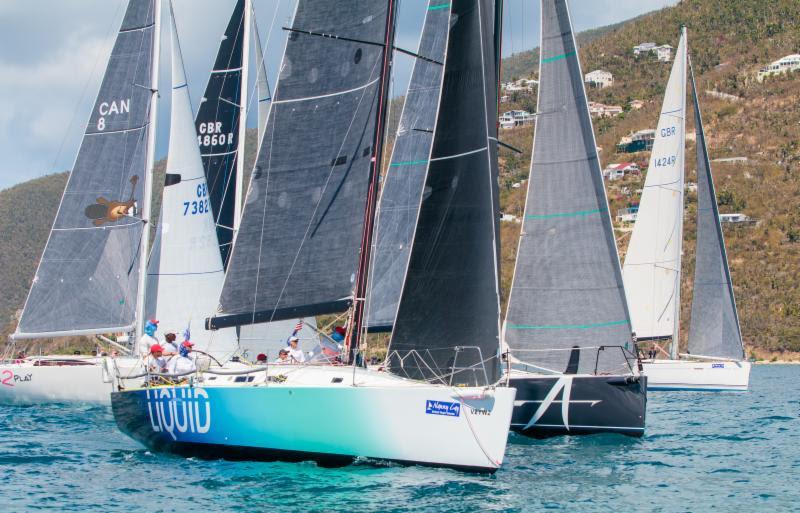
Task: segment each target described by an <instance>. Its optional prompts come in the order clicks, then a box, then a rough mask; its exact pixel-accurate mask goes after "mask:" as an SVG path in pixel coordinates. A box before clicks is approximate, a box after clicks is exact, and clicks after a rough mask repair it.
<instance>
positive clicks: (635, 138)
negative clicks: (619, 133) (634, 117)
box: [617, 129, 656, 153]
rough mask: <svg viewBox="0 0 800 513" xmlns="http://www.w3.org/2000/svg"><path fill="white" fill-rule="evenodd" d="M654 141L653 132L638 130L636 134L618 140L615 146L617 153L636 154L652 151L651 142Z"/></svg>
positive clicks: (654, 134)
mask: <svg viewBox="0 0 800 513" xmlns="http://www.w3.org/2000/svg"><path fill="white" fill-rule="evenodd" d="M655 139H656V131H655V130H653V129H648V130H639V131H638V132H634V133H632V134H631V135H629V136H626V137H623V138H622V139H620V141H619V143H618V144H617V152H619V153H636V152H637V151H650V150H652V149H653V141H655Z"/></svg>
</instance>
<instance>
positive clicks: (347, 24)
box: [112, 0, 514, 472]
mask: <svg viewBox="0 0 800 513" xmlns="http://www.w3.org/2000/svg"><path fill="white" fill-rule="evenodd" d="M491 6H492V2H489V1H488V0H481V1H464V2H455V3H454V4H453V6H452V10H451V5H450V4H448V3H446V2H433V1H432V2H431V3H430V4H429V9H428V11H427V20H428V21H426V26H427V25H428V24H429V23H434V22H433V21H431V20H435V19H437V18H441V19H443V20H445V21H446V24H443V23H442V22H441V20H439V21H438V22H436V25H437V26H444V27H450V28H449V30H450V34H457V35H458V38H456V39H455V41H460V42H461V43H468V42H469V39H468V37H467V36H468V35H474V36H475V37H478V36H479V35H482V34H483V32H482V30H481V28H480V27H481V23H482V22H484V21H488V22H491V21H492V19H493V18H492V14H493V12H491V10H492V7H491ZM395 10H396V6H395V2H394V0H388V1H386V0H348V1H332V0H325V1H323V0H300V2H299V3H298V6H297V10H296V13H295V17H294V21H293V24H292V28H291V29H289V34H288V42H287V45H286V51H285V54H284V58H283V63H282V66H281V72H280V77H279V80H278V82H277V84H276V88H275V94H274V95H273V100H272V102H271V110H270V112H269V116H268V119H267V123H266V128H265V131H264V135H263V137H262V139H261V148H260V152H259V155H258V158H257V163H256V168H255V170H254V173H253V175H252V178H251V182H250V186H249V189H248V194H247V199H246V202H245V207H244V212H243V217H242V221H241V225H240V228H239V230H238V232H237V234H236V237H235V240H234V250H233V252H232V254H231V258H230V261H229V265H228V270H227V276H226V281H225V286H224V289H223V292H222V298H221V313H220V314H219V315H217V316H215V317H212V318H210V319H209V320H208V326H209V327H210V328H211V329H215V330H218V329H222V328H226V327H230V326H239V325H246V324H252V323H259V322H270V321H276V320H282V319H289V318H296V317H297V316H302V315H317V314H323V313H332V312H337V311H342V310H347V309H348V308H351V314H350V322H349V333H348V340H349V341H350V346H351V349H352V353H353V354H357V353H358V351H359V348H360V339H361V335H362V332H363V331H365V328H366V323H365V322H364V319H363V317H364V315H363V314H364V302H365V301H364V300H365V294H366V289H367V279H366V278H367V276H368V272H369V265H368V264H369V262H370V248H371V245H372V223H373V217H374V211H375V198H376V196H377V179H378V176H379V165H380V162H381V158H380V157H381V146H382V141H383V131H384V126H385V118H386V114H385V111H386V106H387V100H388V87H387V86H388V79H389V73H390V65H391V50H392V45H393V33H394V17H395ZM487 10H488V11H490V12H487ZM489 26H491V24H490V23H489ZM462 32H463V33H462ZM482 41H483V38H478V39H477V48H482V45H483V43H482ZM462 46H464V47H465V48H470V49H471V50H474V49H475V48H476V46H475V44H474V42H473V44H463V45H462ZM457 48H458V47H452V52H451V53H449V56H450V57H453V56H456V57H454V60H453V66H455V67H454V68H453V71H454V72H455V74H454V77H457V76H458V73H459V70H460V69H461V68H460V67H459V63H462V59H461V58H459V57H457V54H458V50H457ZM421 51H424V49H423V50H421ZM420 58H421V59H422V58H425V56H424V55H420ZM430 60H431V61H434V62H432V65H436V66H442V65H443V63H442V62H440V61H439V62H436V61H435V59H430ZM487 63H489V64H488V65H490V66H491V65H492V61H491V60H489V59H487ZM444 66H445V69H449V68H448V67H447V65H446V64H445V65H444ZM469 67H470V68H471V70H474V69H475V64H474V63H471V64H470V66H469ZM478 69H479V70H481V69H483V67H482V66H479V67H478ZM473 78H475V79H479V78H480V75H475V76H473ZM445 82H447V81H446V80H445ZM451 84H452V85H453V86H454V88H453V91H452V92H453V94H458V92H459V89H460V88H459V87H456V86H458V82H457V81H454V82H451ZM471 88H472V86H471V87H470V89H471ZM492 90H493V89H491V88H489V89H487V91H492ZM447 94H448V87H445V96H446V95H447ZM478 99H479V98H478ZM444 103H445V102H444V101H443V104H444ZM451 108H452V106H451ZM482 121H483V122H482V123H481V124H479V125H478V126H477V128H476V130H477V129H480V131H481V134H482V140H481V142H480V144H479V146H478V147H477V148H471V149H470V152H469V153H470V154H472V150H475V153H474V154H475V155H480V156H481V157H482V159H483V164H481V166H482V169H483V171H485V173H481V176H482V178H483V180H484V182H482V183H483V184H484V187H485V190H486V191H491V187H490V185H489V182H490V180H491V177H492V173H491V171H490V169H491V167H490V166H489V165H488V164H487V162H488V160H489V155H490V153H489V151H490V150H489V149H487V148H486V145H487V139H486V136H487V127H486V126H485V119H483V120H482ZM476 140H477V139H476ZM464 142H467V141H464ZM443 157H445V159H449V158H450V157H456V155H450V154H446V155H443ZM445 159H443V160H445ZM451 160H452V161H453V162H454V163H458V162H460V161H459V160H458V159H451ZM461 169H463V168H461ZM464 180H465V181H464V183H465V184H467V185H470V180H469V179H467V178H465V179H464ZM458 183H460V182H459V181H458V177H456V176H453V180H452V181H450V182H449V187H450V189H451V190H452V191H454V190H455V188H456V185H457V184H458ZM467 190H468V191H469V190H471V191H473V192H476V191H475V187H474V184H473V185H470V187H469V188H468V189H467ZM476 197H478V196H476ZM486 203H487V201H486V200H485V199H483V200H482V203H481V206H480V207H479V208H478V209H477V210H475V211H474V212H466V213H467V214H471V213H474V214H478V213H480V214H481V215H480V217H481V221H480V226H482V227H486V228H488V229H491V226H492V222H495V221H496V219H494V218H493V217H492V212H491V209H490V208H488V207H487V205H486ZM436 204H441V203H440V202H439V201H437V202H436ZM298 205H300V206H301V207H302V208H300V207H298ZM309 205H310V206H309ZM438 211H439V212H441V211H440V210H438ZM484 214H485V216H484ZM421 217H423V218H424V215H423V216H421ZM484 217H485V219H484ZM470 219H472V218H471V217H470V215H467V216H465V217H463V218H462V220H466V221H469V220H470ZM422 222H423V221H422V219H421V221H420V223H422ZM484 235H485V236H486V239H485V240H488V241H489V244H487V245H486V247H487V248H490V249H489V250H488V251H489V252H490V253H494V252H496V245H495V243H494V240H495V239H494V238H493V237H494V235H493V233H492V232H486V233H485V234H484ZM420 247H421V248H422V250H424V247H423V246H420ZM480 253H481V255H483V257H486V253H487V250H486V248H481V251H480ZM491 281H492V280H491V279H487V280H482V281H481V283H488V282H491ZM495 289H496V286H495ZM469 292H470V293H472V291H469ZM484 292H485V291H482V294H483V293H484ZM484 296H485V294H484ZM484 296H482V297H484ZM485 307H486V305H485V302H484V301H483V299H480V300H477V299H476V300H475V302H474V305H473V304H471V305H469V308H471V309H472V310H471V311H472V313H473V314H474V315H476V316H478V315H480V316H481V317H482V318H484V317H488V315H487V314H485V313H484V312H483V309H484V308H485ZM493 312H494V314H495V315H494V316H493V321H492V324H493V325H495V326H497V323H498V318H497V316H496V313H497V307H496V306H495V307H494V309H493ZM414 322H415V321H414V316H408V317H407V324H406V327H407V329H408V330H409V332H412V331H415V330H414V328H413V326H414V324H413V323H414ZM416 322H417V326H418V329H417V330H416V331H418V332H419V333H420V334H421V335H423V334H424V335H427V334H425V333H424V332H425V330H426V329H427V326H424V325H423V321H422V320H420V319H418V318H417V319H416ZM496 329H497V328H496V327H495V330H496ZM486 331H487V332H488V333H489V335H490V336H491V330H486ZM426 339H427V340H430V337H429V336H426ZM457 342H458V343H459V344H461V341H460V340H458V341H457ZM433 343H436V344H438V343H439V342H438V341H431V342H429V344H433ZM492 343H493V344H494V346H496V348H495V349H494V353H493V354H492V355H491V357H492V359H493V362H495V363H496V361H497V354H498V353H499V349H498V348H497V346H499V342H498V340H497V338H496V332H495V338H494V340H493V341H492ZM486 344H487V347H488V346H489V345H490V344H489V343H486ZM446 345H447V342H446V343H444V344H442V346H441V347H444V346H446ZM471 345H476V344H471ZM454 349H455V348H453V347H451V350H450V352H451V353H452V354H456V353H457V352H456V351H454ZM490 352H491V351H490ZM463 361H464V362H466V361H467V360H466V358H465V359H464V360H463ZM461 362H462V360H461V359H459V363H458V365H459V366H461V365H462V363H461ZM480 363H481V362H474V364H473V365H470V366H467V367H470V369H469V370H468V372H466V373H465V374H460V375H458V376H454V377H453V378H452V381H451V383H452V384H451V383H448V384H447V385H443V384H439V383H436V384H431V383H428V382H426V381H423V380H414V379H407V378H405V377H401V376H398V375H397V374H394V373H389V372H383V371H379V370H372V369H365V368H362V367H357V366H343V365H338V366H332V365H280V364H276V365H269V366H267V367H266V368H263V367H261V368H256V369H253V370H252V371H251V372H249V373H247V374H242V375H239V376H236V377H235V379H231V378H230V377H220V376H217V375H213V374H212V375H208V374H200V375H199V376H193V377H192V378H191V382H190V383H188V384H185V385H179V386H163V387H157V388H144V389H138V390H128V391H124V392H118V393H114V394H113V395H112V404H113V409H114V415H115V417H116V419H117V424H118V425H119V426H120V428H121V429H122V430H123V431H124V432H126V433H127V434H129V435H130V436H132V437H133V438H135V439H136V440H139V441H140V442H142V443H143V444H145V445H147V446H148V447H152V448H154V449H159V450H169V451H173V452H177V453H181V454H193V455H201V456H208V455H213V456H217V455H221V456H229V457H240V458H242V457H243V458H248V459H284V460H305V459H313V460H316V461H320V462H323V463H327V464H342V463H347V462H349V461H352V459H353V458H355V457H359V456H361V457H367V458H379V459H387V460H395V461H401V462H409V463H420V464H426V465H437V466H447V467H453V468H461V469H468V470H476V471H483V472H493V471H495V470H497V468H498V467H499V465H500V464H501V462H502V459H503V456H504V452H505V444H506V439H507V431H508V422H509V421H510V418H511V411H512V408H513V398H514V391H513V390H511V389H508V388H506V387H500V388H495V387H493V386H492V382H491V379H492V378H494V377H496V376H497V374H498V371H497V369H498V366H497V365H494V366H491V365H490V366H487V368H489V369H490V371H488V372H487V373H478V372H475V370H474V369H475V368H476V367H477V366H478V365H479V364H480ZM491 363H492V362H490V364H491ZM465 366H466V364H465ZM395 368H396V367H395V366H392V369H395ZM489 372H490V373H491V374H488V373H489ZM479 374H480V376H479ZM487 374H488V376H487ZM467 375H468V376H470V377H469V379H462V376H467ZM415 377H428V376H421V375H417V376H415ZM462 384H463V385H465V386H456V385H462ZM367 405H368V407H367ZM442 440H447V441H448V443H447V444H443V443H441V441H442Z"/></svg>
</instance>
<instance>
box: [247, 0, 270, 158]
mask: <svg viewBox="0 0 800 513" xmlns="http://www.w3.org/2000/svg"><path fill="white" fill-rule="evenodd" d="M252 18H253V43H254V44H255V50H256V73H257V77H258V80H257V82H256V83H257V87H258V90H257V94H258V140H259V142H260V141H261V134H263V133H264V127H265V126H266V124H267V116H268V115H269V106H270V102H271V101H272V93H271V92H270V89H269V79H268V78H267V66H266V63H265V62H264V50H263V49H262V47H261V36H260V35H259V33H258V22H257V21H256V17H255V12H253V16H252ZM267 37H269V36H267ZM243 98H244V97H243ZM243 101H244V100H243Z"/></svg>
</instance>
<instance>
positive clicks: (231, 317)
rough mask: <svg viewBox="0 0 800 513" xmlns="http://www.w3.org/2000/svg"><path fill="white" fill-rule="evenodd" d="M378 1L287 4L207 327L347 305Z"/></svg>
mask: <svg viewBox="0 0 800 513" xmlns="http://www.w3.org/2000/svg"><path fill="white" fill-rule="evenodd" d="M388 7H389V5H388V3H387V2H385V1H380V0H347V1H339V2H330V1H323V0H300V1H299V2H298V5H297V10H296V12H295V17H294V21H293V24H292V28H291V29H290V32H289V41H288V42H287V45H286V51H285V54H284V58H283V62H282V65H281V71H280V76H279V78H278V83H277V85H276V89H275V94H274V97H273V101H272V108H271V110H270V113H269V118H268V120H267V125H266V128H265V133H264V135H263V137H262V140H261V147H260V151H259V155H258V159H257V161H256V167H255V169H254V171H253V175H252V178H251V181H250V186H249V189H248V193H247V200H246V201H245V207H244V213H243V217H242V221H241V226H240V228H239V231H238V233H237V236H236V241H235V250H234V251H233V254H232V256H231V261H230V264H229V266H228V272H227V276H226V280H225V286H224V288H223V291H222V297H221V306H222V311H223V312H224V315H221V316H218V317H213V318H211V319H209V326H210V327H211V328H212V329H216V328H220V327H225V326H233V325H243V324H252V323H258V322H269V321H275V320H281V319H289V318H297V317H302V316H309V315H316V314H323V313H331V312H336V311H343V310H346V309H347V308H348V307H349V306H350V305H351V303H352V301H353V289H354V286H355V281H356V273H357V269H358V264H359V262H358V260H359V248H360V247H361V244H360V242H361V236H362V232H363V227H364V220H365V215H364V214H365V208H366V199H367V191H368V185H369V179H370V172H371V166H372V159H373V158H374V157H375V155H374V149H375V148H374V144H375V140H374V138H375V132H376V130H375V126H376V125H375V123H376V118H377V115H378V114H377V113H378V107H379V97H380V96H381V95H380V87H381V85H382V84H381V82H382V80H381V79H382V72H383V69H382V64H383V51H384V48H383V46H384V37H385V35H386V28H387V20H388V18H387V16H388V15H389V9H388ZM323 36H324V37H323Z"/></svg>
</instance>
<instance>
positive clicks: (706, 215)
mask: <svg viewBox="0 0 800 513" xmlns="http://www.w3.org/2000/svg"><path fill="white" fill-rule="evenodd" d="M691 78H692V97H693V98H694V119H695V126H696V130H697V261H696V263H695V269H694V288H693V292H692V319H691V322H690V324H689V352H690V353H692V354H695V355H702V356H717V357H721V358H731V359H735V360H740V359H743V358H744V346H743V343H742V332H741V328H740V326H739V314H738V312H737V310H736V299H735V298H734V295H733V281H732V280H731V271H730V267H729V266H728V256H727V254H726V251H725V238H724V237H723V235H722V226H721V225H720V222H719V211H718V210H717V196H716V193H715V192H714V179H713V177H712V176H711V164H710V163H709V159H708V148H707V147H706V135H705V131H704V130H703V120H702V117H701V116H700V103H699V100H698V98H697V88H696V86H695V81H694V70H691Z"/></svg>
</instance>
